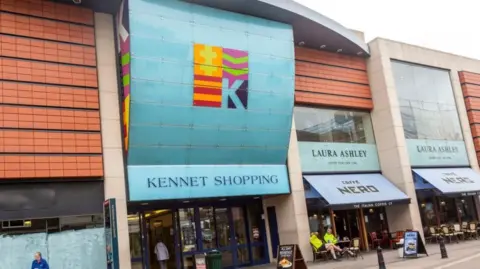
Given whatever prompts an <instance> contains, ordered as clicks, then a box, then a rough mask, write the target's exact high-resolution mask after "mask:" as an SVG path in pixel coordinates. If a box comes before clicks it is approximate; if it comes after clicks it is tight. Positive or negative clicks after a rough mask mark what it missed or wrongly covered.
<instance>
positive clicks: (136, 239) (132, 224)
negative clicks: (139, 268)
mask: <svg viewBox="0 0 480 269" xmlns="http://www.w3.org/2000/svg"><path fill="white" fill-rule="evenodd" d="M128 235H129V239H130V257H131V258H132V259H134V258H141V257H142V237H141V233H140V219H139V217H138V215H129V216H128Z"/></svg>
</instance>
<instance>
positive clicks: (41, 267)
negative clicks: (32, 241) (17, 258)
mask: <svg viewBox="0 0 480 269" xmlns="http://www.w3.org/2000/svg"><path fill="white" fill-rule="evenodd" d="M33 257H34V260H33V262H32V269H50V267H48V263H47V261H46V260H45V259H43V258H42V253H40V252H35V255H34V256H33Z"/></svg>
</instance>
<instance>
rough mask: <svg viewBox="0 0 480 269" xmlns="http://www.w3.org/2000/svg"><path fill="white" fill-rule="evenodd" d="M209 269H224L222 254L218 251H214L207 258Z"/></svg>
mask: <svg viewBox="0 0 480 269" xmlns="http://www.w3.org/2000/svg"><path fill="white" fill-rule="evenodd" d="M205 261H206V262H207V269H222V253H221V252H220V251H218V250H212V251H210V252H209V253H207V256H206V257H205Z"/></svg>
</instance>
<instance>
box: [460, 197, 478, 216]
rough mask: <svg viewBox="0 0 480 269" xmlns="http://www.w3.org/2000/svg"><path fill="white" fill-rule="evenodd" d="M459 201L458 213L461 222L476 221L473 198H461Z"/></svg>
mask: <svg viewBox="0 0 480 269" xmlns="http://www.w3.org/2000/svg"><path fill="white" fill-rule="evenodd" d="M459 200H460V201H459V202H460V205H459V208H460V213H461V216H462V221H467V222H469V221H475V220H477V213H476V210H475V201H474V200H473V197H471V196H470V197H462V198H460V199H459Z"/></svg>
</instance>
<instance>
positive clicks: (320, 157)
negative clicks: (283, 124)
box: [298, 142, 380, 173]
mask: <svg viewBox="0 0 480 269" xmlns="http://www.w3.org/2000/svg"><path fill="white" fill-rule="evenodd" d="M298 147H299V152H300V158H301V164H302V172H304V173H315V172H340V171H349V172H352V171H379V170H380V165H379V162H378V154H377V147H376V146H375V145H372V144H353V143H321V142H298Z"/></svg>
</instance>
